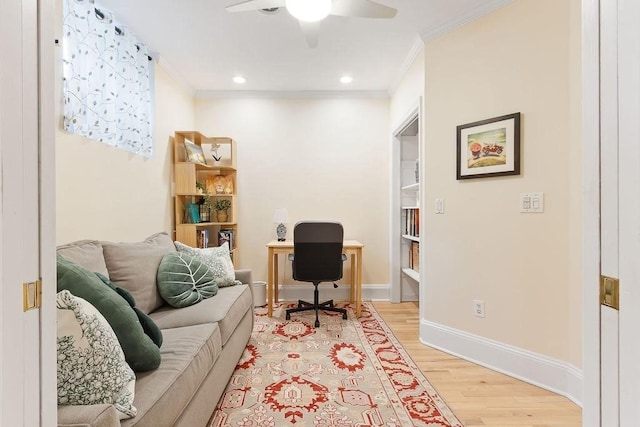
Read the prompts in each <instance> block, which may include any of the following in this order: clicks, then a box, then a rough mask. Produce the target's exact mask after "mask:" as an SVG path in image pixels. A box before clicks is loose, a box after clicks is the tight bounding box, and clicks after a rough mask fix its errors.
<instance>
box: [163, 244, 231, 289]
mask: <svg viewBox="0 0 640 427" xmlns="http://www.w3.org/2000/svg"><path fill="white" fill-rule="evenodd" d="M175 245H176V249H177V250H178V252H180V253H185V254H188V255H191V256H192V257H194V258H197V259H199V260H200V261H202V262H203V263H205V264H206V265H207V267H209V270H211V272H212V273H213V276H214V277H215V279H216V283H217V284H218V287H219V288H224V287H225V286H232V285H241V284H242V282H240V281H239V280H236V272H235V269H234V268H233V262H232V261H231V255H230V254H229V243H227V242H225V243H224V244H223V245H221V246H218V247H215V248H204V249H198V248H192V247H191V246H187V245H185V244H183V243H180V242H175Z"/></svg>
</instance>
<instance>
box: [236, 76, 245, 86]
mask: <svg viewBox="0 0 640 427" xmlns="http://www.w3.org/2000/svg"><path fill="white" fill-rule="evenodd" d="M246 81H247V79H245V78H244V77H242V76H235V77H234V78H233V82H234V83H238V84H239V85H241V84H243V83H246Z"/></svg>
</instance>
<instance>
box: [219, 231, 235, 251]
mask: <svg viewBox="0 0 640 427" xmlns="http://www.w3.org/2000/svg"><path fill="white" fill-rule="evenodd" d="M235 237H236V236H235V230H234V229H233V228H222V229H220V231H218V246H222V245H224V243H225V242H228V243H229V250H230V251H231V250H233V249H234V248H235V245H236V241H235V240H236V239H235Z"/></svg>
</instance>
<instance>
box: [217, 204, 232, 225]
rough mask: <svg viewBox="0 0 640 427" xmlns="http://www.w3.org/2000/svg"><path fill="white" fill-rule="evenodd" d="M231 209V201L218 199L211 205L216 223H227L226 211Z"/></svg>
mask: <svg viewBox="0 0 640 427" xmlns="http://www.w3.org/2000/svg"><path fill="white" fill-rule="evenodd" d="M230 207H231V200H227V199H218V200H216V201H215V203H214V204H213V209H215V211H216V218H217V219H218V222H227V218H228V214H227V209H229V208H230Z"/></svg>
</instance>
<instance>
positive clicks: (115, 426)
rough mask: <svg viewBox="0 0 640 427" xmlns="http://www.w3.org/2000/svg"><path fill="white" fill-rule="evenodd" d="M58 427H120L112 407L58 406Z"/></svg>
mask: <svg viewBox="0 0 640 427" xmlns="http://www.w3.org/2000/svg"><path fill="white" fill-rule="evenodd" d="M58 426H59V427H63V426H64V427H120V420H119V419H118V411H116V408H115V407H114V406H113V405H59V406H58Z"/></svg>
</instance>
